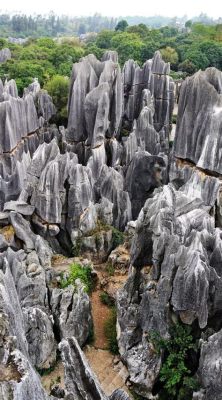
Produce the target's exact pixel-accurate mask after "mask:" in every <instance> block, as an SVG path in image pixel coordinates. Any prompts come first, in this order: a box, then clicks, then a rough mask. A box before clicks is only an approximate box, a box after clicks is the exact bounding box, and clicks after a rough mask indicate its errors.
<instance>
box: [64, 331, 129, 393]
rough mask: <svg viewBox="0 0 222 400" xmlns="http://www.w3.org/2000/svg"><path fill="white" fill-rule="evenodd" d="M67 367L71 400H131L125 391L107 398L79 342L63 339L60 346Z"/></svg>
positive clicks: (116, 391) (67, 385) (67, 387)
mask: <svg viewBox="0 0 222 400" xmlns="http://www.w3.org/2000/svg"><path fill="white" fill-rule="evenodd" d="M59 348H60V351H61V354H62V361H63V364H64V367H65V386H66V397H65V398H67V399H70V400H74V399H75V400H108V399H110V400H129V397H128V395H127V394H126V393H125V392H124V391H123V390H120V389H118V390H115V391H114V392H113V393H112V395H111V396H110V397H107V396H106V395H105V393H104V392H103V390H102V389H101V387H100V383H99V382H98V380H97V377H96V376H95V375H94V373H93V371H92V370H91V368H90V366H89V364H88V361H87V360H86V357H85V355H84V353H83V352H82V350H81V348H80V347H79V344H78V341H77V340H76V339H75V338H74V337H70V338H68V339H66V340H65V339H63V340H62V341H61V343H60V345H59Z"/></svg>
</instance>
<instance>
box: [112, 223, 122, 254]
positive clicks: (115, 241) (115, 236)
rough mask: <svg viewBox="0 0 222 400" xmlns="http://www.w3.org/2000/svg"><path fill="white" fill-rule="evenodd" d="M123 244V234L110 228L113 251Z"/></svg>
mask: <svg viewBox="0 0 222 400" xmlns="http://www.w3.org/2000/svg"><path fill="white" fill-rule="evenodd" d="M123 242H124V233H123V232H120V231H119V230H118V229H116V228H113V227H112V247H113V249H115V248H116V247H118V246H119V245H120V244H122V243H123Z"/></svg>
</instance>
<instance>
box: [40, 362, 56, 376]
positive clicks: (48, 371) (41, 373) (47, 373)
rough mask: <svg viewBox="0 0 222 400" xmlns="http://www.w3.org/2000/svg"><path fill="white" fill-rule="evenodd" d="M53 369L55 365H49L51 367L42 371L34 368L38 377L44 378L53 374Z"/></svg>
mask: <svg viewBox="0 0 222 400" xmlns="http://www.w3.org/2000/svg"><path fill="white" fill-rule="evenodd" d="M55 367H56V363H55V364H53V365H51V367H49V368H42V369H40V368H36V370H37V372H38V373H39V375H40V376H45V375H49V374H51V372H53V371H54V370H55Z"/></svg>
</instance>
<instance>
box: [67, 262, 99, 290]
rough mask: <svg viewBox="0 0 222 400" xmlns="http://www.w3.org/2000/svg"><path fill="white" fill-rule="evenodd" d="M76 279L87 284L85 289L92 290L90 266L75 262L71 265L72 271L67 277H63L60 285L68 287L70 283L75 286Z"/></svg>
mask: <svg viewBox="0 0 222 400" xmlns="http://www.w3.org/2000/svg"><path fill="white" fill-rule="evenodd" d="M76 279H80V281H81V282H82V283H83V284H84V285H85V291H86V292H87V293H89V292H90V291H91V290H92V278H91V268H90V266H88V265H87V266H85V267H82V266H81V265H80V264H77V263H74V264H72V265H70V271H69V275H68V277H67V278H62V280H61V283H60V286H61V288H63V289H64V288H66V287H67V286H69V285H73V286H75V281H76Z"/></svg>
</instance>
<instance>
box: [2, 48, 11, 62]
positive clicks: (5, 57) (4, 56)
mask: <svg viewBox="0 0 222 400" xmlns="http://www.w3.org/2000/svg"><path fill="white" fill-rule="evenodd" d="M10 58H11V51H10V50H9V49H8V48H5V49H2V50H0V63H3V62H5V61H7V60H10Z"/></svg>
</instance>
